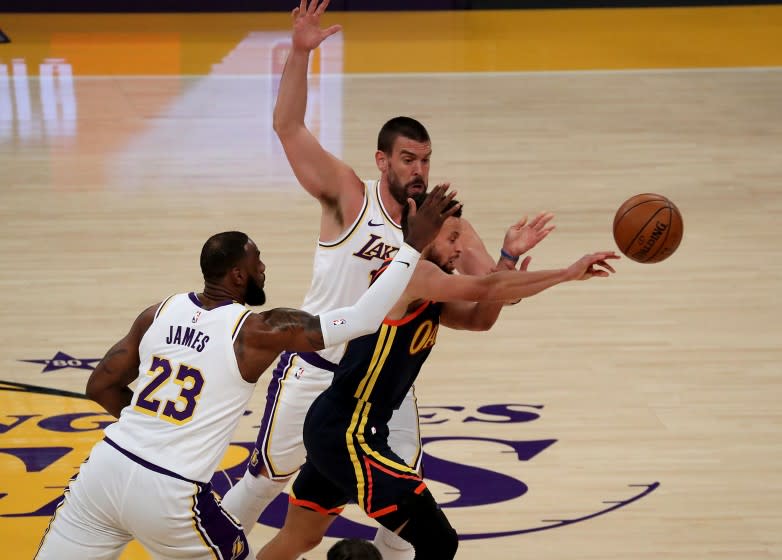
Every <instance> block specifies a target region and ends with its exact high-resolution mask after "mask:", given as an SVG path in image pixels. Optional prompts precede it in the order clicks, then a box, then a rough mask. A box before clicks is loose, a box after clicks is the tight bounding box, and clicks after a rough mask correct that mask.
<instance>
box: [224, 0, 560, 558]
mask: <svg viewBox="0 0 782 560" xmlns="http://www.w3.org/2000/svg"><path fill="white" fill-rule="evenodd" d="M327 6H328V1H324V2H323V3H321V4H320V5H318V2H317V0H313V1H312V2H310V3H309V5H307V3H306V0H302V3H301V5H300V6H299V7H298V8H296V9H295V10H294V11H293V19H294V24H293V37H292V42H293V45H292V50H291V52H290V54H289V55H288V60H287V63H286V66H285V70H284V72H283V75H282V79H281V82H280V87H279V94H278V97H277V103H276V106H275V110H274V128H275V131H276V132H277V135H278V136H279V138H280V141H281V143H282V145H283V147H284V149H285V153H286V155H287V157H288V161H289V162H290V164H291V167H292V168H293V171H294V173H295V175H296V177H297V178H298V180H299V182H300V183H301V185H302V186H303V187H304V189H305V190H306V191H307V192H308V193H310V194H311V195H312V196H313V197H315V198H316V199H318V201H319V202H320V204H321V208H322V213H321V222H320V236H319V242H318V247H317V249H316V253H315V262H314V267H313V280H312V285H311V287H310V290H309V292H308V293H307V295H306V296H305V298H304V304H303V306H302V308H303V309H305V310H307V311H309V312H311V313H318V312H320V311H321V310H325V309H329V308H331V307H334V306H343V305H350V304H351V303H352V302H354V301H356V300H357V299H358V297H359V296H360V295H361V293H362V292H363V291H364V290H365V289H366V288H367V286H368V284H369V278H370V274H371V273H372V271H374V270H376V269H377V268H378V267H379V266H380V264H381V263H382V262H383V260H384V259H386V258H388V257H389V256H392V255H394V253H395V252H396V251H397V248H398V247H399V246H400V241H401V237H402V230H401V227H400V225H399V223H400V220H401V215H402V209H403V207H404V204H405V201H406V199H407V197H408V196H411V195H414V194H416V193H421V192H424V191H425V190H426V188H427V183H428V179H429V158H430V155H431V153H432V147H431V143H430V140H429V135H428V133H427V131H426V129H425V128H424V127H423V126H422V125H421V123H419V122H418V121H416V120H414V119H411V118H407V117H398V118H395V119H391V120H390V121H388V122H387V123H386V124H385V125H384V126H383V127H382V129H381V130H380V133H379V135H378V145H377V152H376V154H375V159H376V163H377V167H378V169H379V171H380V180H379V181H362V180H361V179H359V178H358V176H357V175H356V173H355V172H354V171H353V169H352V168H351V167H349V166H348V165H347V164H346V163H344V162H342V161H340V160H339V159H337V158H336V157H334V156H333V155H332V154H330V153H328V152H327V151H326V150H324V148H323V147H322V146H321V145H320V143H319V142H318V140H317V139H316V138H315V136H313V135H312V133H310V131H309V130H308V129H307V128H306V126H305V124H304V116H305V109H306V103H307V67H308V63H309V56H310V52H311V51H312V50H313V49H315V48H317V46H318V45H319V44H320V43H321V42H322V41H323V40H324V39H326V38H327V37H328V36H330V35H332V34H333V33H335V32H337V31H338V30H339V27H338V26H334V27H329V28H328V29H325V30H322V29H321V28H320V24H319V20H320V15H321V14H322V13H323V11H324V10H325V9H326V7H327ZM551 218H552V215H551V214H541V215H539V216H538V217H537V218H535V219H534V220H532V221H531V222H530V223H526V221H521V222H519V223H518V224H515V225H514V226H513V227H511V229H510V230H509V231H508V234H507V235H506V237H505V241H504V244H503V252H502V254H503V255H505V257H506V258H501V259H500V262H499V263H496V264H495V262H494V261H493V260H492V258H491V257H490V256H489V255H488V253H487V252H486V249H485V247H484V245H483V243H482V242H481V241H480V239H478V237H477V235H476V234H475V232H474V230H473V229H472V228H471V227H470V226H469V224H467V223H465V224H464V226H463V227H464V230H465V232H464V243H463V245H464V255H463V258H462V259H460V260H461V266H460V272H468V273H473V274H485V273H487V272H489V271H490V270H491V269H492V268H493V267H494V266H500V267H503V268H510V269H512V268H514V265H515V264H516V261H517V260H518V256H519V255H520V254H522V253H524V252H526V251H528V250H529V249H531V248H532V247H534V246H535V245H536V244H537V243H538V242H539V241H540V240H542V239H543V238H544V237H545V236H546V235H547V234H548V233H549V232H550V231H551V230H552V229H553V226H548V222H549V221H550V220H551ZM482 311H483V310H482ZM487 311H488V312H489V313H490V314H491V313H494V311H493V310H490V309H489V310H487ZM495 318H496V316H495ZM487 320H488V319H487ZM492 322H493V321H492ZM288 350H289V351H287V352H285V353H283V354H282V356H281V357H280V361H279V363H278V364H277V368H276V369H275V370H274V373H273V377H272V380H271V382H270V384H269V390H268V394H267V402H266V407H265V410H264V412H263V416H262V419H261V423H260V429H259V433H258V439H257V442H256V447H255V449H254V451H253V452H252V454H251V456H250V460H249V463H248V468H247V472H246V473H245V474H244V476H243V478H242V479H241V480H239V481H238V483H237V484H236V485H235V486H234V487H233V488H231V489H230V490H229V491H228V492H227V493H226V495H225V496H224V498H223V505H224V506H225V508H226V509H227V510H228V511H230V512H231V513H232V514H234V515H236V516H237V517H238V518H239V519H240V520H241V522H242V524H243V526H244V527H245V531H247V532H248V533H249V531H251V530H252V528H253V526H254V525H255V522H256V520H257V519H258V517H259V516H260V514H261V512H262V511H263V510H264V509H265V508H266V506H267V505H268V504H269V503H271V502H272V500H273V499H274V498H275V497H276V496H277V495H278V494H279V493H280V492H282V490H283V488H284V487H285V484H286V482H287V481H288V479H289V478H290V477H292V476H293V475H294V474H295V473H296V472H297V471H298V470H299V467H300V466H301V465H302V464H303V462H304V457H305V450H304V444H303V440H302V426H303V423H304V416H305V415H306V413H307V410H308V409H309V407H310V405H311V404H312V402H313V401H314V400H315V398H316V397H317V396H318V395H319V394H320V393H321V392H322V391H324V390H325V389H326V388H327V387H328V386H329V384H330V382H331V379H332V377H333V372H334V370H335V369H336V364H337V363H339V360H340V358H341V357H342V354H343V352H344V347H343V346H334V347H330V348H327V349H326V350H324V351H321V352H317V353H314V352H308V353H296V352H292V351H290V350H291V349H288ZM390 429H391V435H390V437H389V441H390V444H391V447H392V448H393V449H394V450H395V451H396V453H397V454H398V455H399V456H400V457H402V458H403V459H404V460H405V462H407V463H408V464H409V465H411V466H412V467H413V468H414V469H416V470H417V469H418V468H419V463H420V458H421V443H420V434H419V429H418V411H417V408H416V403H415V394H414V391H413V390H412V388H411V390H410V391H409V392H408V394H407V395H406V396H405V398H404V399H403V400H402V401H401V402H400V404H399V409H398V410H397V411H395V413H394V416H393V418H392V420H391V422H390ZM384 533H385V532H384V531H383V530H382V529H381V532H380V533H379V534H378V537H377V538H376V539H375V545H376V546H377V547H378V548H379V549H380V551H381V552H382V554H383V557H384V558H385V559H386V560H395V559H396V558H404V555H402V556H393V555H394V554H395V552H394V551H393V550H392V548H394V547H396V548H400V549H401V550H404V549H408V550H409V546H408V545H407V544H406V543H404V542H402V541H399V539H396V538H395V537H394V535H390V534H387V533H386V534H384ZM400 554H403V553H402V552H401V551H400Z"/></svg>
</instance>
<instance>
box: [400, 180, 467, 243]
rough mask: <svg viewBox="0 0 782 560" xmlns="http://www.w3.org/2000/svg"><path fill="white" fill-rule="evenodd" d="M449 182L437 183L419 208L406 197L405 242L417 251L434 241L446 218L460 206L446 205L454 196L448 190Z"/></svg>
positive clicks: (454, 193) (454, 194)
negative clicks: (407, 206)
mask: <svg viewBox="0 0 782 560" xmlns="http://www.w3.org/2000/svg"><path fill="white" fill-rule="evenodd" d="M449 186H450V185H449V184H444V185H437V186H436V187H435V188H434V189H432V192H430V193H429V194H428V195H426V199H425V200H424V202H423V203H422V204H421V207H420V208H417V207H416V204H415V201H414V200H413V199H412V198H408V199H407V204H408V205H409V208H408V211H407V235H406V236H405V242H406V243H407V244H408V245H410V246H411V247H413V248H414V249H416V250H417V251H418V252H419V253H420V252H421V251H423V250H424V248H425V247H426V246H427V245H429V244H430V243H431V242H432V241H434V239H435V237H437V234H438V233H439V232H440V228H441V227H442V225H443V223H444V222H445V220H446V219H448V218H450V217H451V216H453V215H454V214H455V213H456V212H458V211H459V208H461V206H462V205H461V204H460V203H458V204H454V205H453V206H451V207H450V208H448V205H449V204H451V201H452V200H453V198H454V197H455V196H456V191H451V192H447V191H448V187H449Z"/></svg>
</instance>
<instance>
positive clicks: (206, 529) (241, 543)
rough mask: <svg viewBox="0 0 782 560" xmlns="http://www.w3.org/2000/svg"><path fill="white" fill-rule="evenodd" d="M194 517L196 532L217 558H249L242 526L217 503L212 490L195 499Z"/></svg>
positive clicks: (226, 559) (203, 492)
mask: <svg viewBox="0 0 782 560" xmlns="http://www.w3.org/2000/svg"><path fill="white" fill-rule="evenodd" d="M193 515H194V516H195V527H196V530H197V531H198V532H199V533H200V534H201V537H202V538H203V539H204V542H205V543H206V544H207V545H208V546H209V548H211V549H212V551H214V553H215V556H217V557H218V558H222V559H224V560H228V559H229V558H230V559H231V560H239V559H243V558H247V557H248V555H249V553H250V547H249V545H248V544H247V538H246V537H245V536H244V531H243V530H242V527H241V525H239V523H238V522H236V521H235V520H234V519H233V518H232V517H231V516H230V515H229V514H228V513H227V512H226V511H225V510H224V509H223V508H222V506H221V505H220V504H219V503H217V500H215V496H214V494H213V493H212V489H211V488H206V489H202V490H201V491H200V492H198V494H196V495H195V496H194V497H193Z"/></svg>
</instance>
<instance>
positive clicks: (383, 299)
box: [320, 243, 421, 347]
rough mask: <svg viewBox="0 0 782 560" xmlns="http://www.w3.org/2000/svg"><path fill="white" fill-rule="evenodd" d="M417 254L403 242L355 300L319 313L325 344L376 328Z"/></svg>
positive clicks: (402, 287)
mask: <svg viewBox="0 0 782 560" xmlns="http://www.w3.org/2000/svg"><path fill="white" fill-rule="evenodd" d="M420 256H421V254H420V253H419V252H418V251H417V250H416V249H414V248H413V247H411V246H410V245H408V244H407V243H405V244H404V245H402V247H401V248H400V249H399V252H398V253H397V254H396V257H394V260H392V261H391V263H390V264H389V265H388V267H387V268H386V270H385V271H384V272H383V274H381V275H380V276H379V277H378V279H377V280H376V281H375V282H373V283H372V285H371V286H370V287H369V289H368V290H367V291H366V292H364V293H363V294H362V295H361V297H360V298H359V299H358V301H357V302H356V303H355V304H353V305H352V306H350V307H343V308H340V309H336V310H334V311H327V312H326V313H322V314H321V315H320V325H321V331H322V333H323V343H324V344H325V346H326V347H329V346H334V345H336V344H342V343H343V342H347V341H348V340H351V339H353V338H357V337H359V336H363V335H365V334H369V333H372V332H374V331H376V330H377V329H378V327H380V324H381V323H382V322H383V318H384V317H385V316H386V314H387V313H388V312H389V311H390V310H391V308H392V307H393V306H394V304H395V303H396V302H397V300H399V298H400V297H401V296H402V294H403V293H404V291H405V288H407V285H408V283H409V282H410V279H411V278H412V276H413V272H414V271H415V267H416V265H417V264H418V260H419V258H420Z"/></svg>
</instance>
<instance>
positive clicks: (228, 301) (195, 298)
mask: <svg viewBox="0 0 782 560" xmlns="http://www.w3.org/2000/svg"><path fill="white" fill-rule="evenodd" d="M187 297H189V298H190V301H192V302H193V303H194V304H195V305H197V306H198V307H200V308H201V309H206V308H205V307H204V304H203V303H201V300H200V299H198V296H196V294H195V292H190V293H189V294H187ZM233 302H234V301H233V300H232V299H226V300H223V301H221V302H220V303H218V304H217V305H215V306H214V307H212V309H217V308H218V307H223V306H225V305H231V304H232V303H233ZM212 309H207V311H211V310H212Z"/></svg>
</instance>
